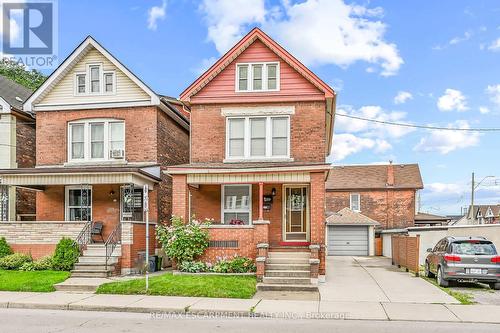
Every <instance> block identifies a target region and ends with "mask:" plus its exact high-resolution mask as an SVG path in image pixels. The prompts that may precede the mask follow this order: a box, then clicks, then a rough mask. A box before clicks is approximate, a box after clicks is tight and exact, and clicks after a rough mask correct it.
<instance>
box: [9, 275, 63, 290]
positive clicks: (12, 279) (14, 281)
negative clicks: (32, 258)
mask: <svg viewBox="0 0 500 333" xmlns="http://www.w3.org/2000/svg"><path fill="white" fill-rule="evenodd" d="M68 277H69V272H59V271H34V272H23V271H6V270H0V290H2V291H43V292H48V291H55V290H56V289H55V288H54V284H56V283H59V282H63V281H64V280H66V279H67V278H68Z"/></svg>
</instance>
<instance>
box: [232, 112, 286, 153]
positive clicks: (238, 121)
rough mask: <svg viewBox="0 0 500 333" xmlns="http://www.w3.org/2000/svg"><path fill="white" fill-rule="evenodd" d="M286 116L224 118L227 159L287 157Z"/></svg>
mask: <svg viewBox="0 0 500 333" xmlns="http://www.w3.org/2000/svg"><path fill="white" fill-rule="evenodd" d="M289 141H290V118H289V117H288V116H276V117H274V116H259V117H229V118H227V138H226V157H227V159H261V158H264V159H265V158H270V159H272V158H289V157H290V152H289V150H290V142H289Z"/></svg>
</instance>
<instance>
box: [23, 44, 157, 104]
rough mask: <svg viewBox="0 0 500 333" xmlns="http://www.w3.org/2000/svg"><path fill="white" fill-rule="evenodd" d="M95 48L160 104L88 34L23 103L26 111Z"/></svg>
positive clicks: (146, 88) (150, 92)
mask: <svg viewBox="0 0 500 333" xmlns="http://www.w3.org/2000/svg"><path fill="white" fill-rule="evenodd" d="M92 48H95V49H96V50H97V51H99V52H100V53H101V54H102V55H103V56H104V57H106V58H107V59H108V60H109V61H110V62H111V63H112V64H113V65H115V66H116V67H117V68H118V69H119V70H120V71H122V72H123V73H124V74H125V75H126V76H127V77H128V78H130V79H131V80H132V81H133V82H134V83H135V84H137V86H139V87H140V88H141V89H142V90H144V92H146V93H147V94H148V95H149V96H150V97H151V105H160V98H159V96H158V95H157V94H156V93H155V92H154V91H153V90H152V89H151V88H149V87H148V86H147V85H146V84H145V83H144V82H142V81H141V80H140V79H139V78H138V77H137V76H136V75H134V73H132V72H131V71H130V70H129V69H128V68H127V67H125V66H124V65H123V64H122V63H121V62H120V61H119V60H118V59H116V58H115V57H114V56H113V55H112V54H111V53H109V52H108V51H107V50H106V49H105V48H104V47H102V46H101V44H99V43H98V42H97V41H96V40H95V39H94V38H92V37H91V36H88V37H87V38H85V40H84V41H83V42H82V43H81V44H80V45H78V47H77V48H76V49H75V50H74V51H73V52H72V53H71V54H70V55H69V56H68V57H67V58H66V59H65V60H64V61H63V63H62V64H61V65H59V67H58V68H57V69H56V70H55V71H54V72H53V73H52V74H51V75H50V76H49V77H48V78H47V80H45V82H44V83H43V84H42V85H41V86H40V88H38V89H37V90H36V91H35V92H34V93H33V94H32V95H31V96H30V97H29V98H28V99H27V100H26V102H25V103H24V104H23V109H24V110H25V111H30V112H31V111H32V110H33V104H34V103H35V102H37V101H39V100H41V99H42V98H43V97H44V96H46V95H47V94H48V93H49V92H50V91H51V90H52V88H53V87H54V86H55V85H56V84H57V83H58V82H59V81H60V80H61V79H62V78H64V76H65V75H66V74H67V73H68V72H69V71H70V70H71V69H72V68H73V67H74V66H75V65H76V64H77V63H78V62H79V60H81V59H82V58H83V57H84V56H85V55H86V54H87V52H88V51H89V50H91V49H92Z"/></svg>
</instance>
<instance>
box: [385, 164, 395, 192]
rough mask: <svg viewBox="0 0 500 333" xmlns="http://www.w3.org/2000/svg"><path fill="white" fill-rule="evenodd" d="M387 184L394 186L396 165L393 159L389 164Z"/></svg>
mask: <svg viewBox="0 0 500 333" xmlns="http://www.w3.org/2000/svg"><path fill="white" fill-rule="evenodd" d="M387 186H388V187H393V186H394V166H393V165H392V161H389V165H388V166H387Z"/></svg>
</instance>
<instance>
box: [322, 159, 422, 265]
mask: <svg viewBox="0 0 500 333" xmlns="http://www.w3.org/2000/svg"><path fill="white" fill-rule="evenodd" d="M422 188H423V183H422V178H421V175H420V169H419V167H418V164H392V163H389V164H386V165H346V166H334V167H333V168H332V170H330V173H329V175H328V179H327V181H326V212H327V216H331V215H332V214H335V213H337V212H339V211H341V210H342V209H344V208H349V209H350V210H351V211H353V212H357V213H360V214H362V215H364V216H366V217H368V218H370V219H371V220H374V221H376V222H377V223H379V225H377V226H376V229H377V230H381V229H395V228H406V227H411V226H413V225H414V223H415V213H416V211H417V194H418V191H419V190H420V189H422ZM326 228H327V232H328V238H327V248H328V254H331V255H349V254H352V255H368V254H369V253H370V249H371V248H372V247H373V244H372V240H371V238H370V232H369V226H367V225H362V224H360V225H349V226H339V225H333V224H332V225H327V226H326Z"/></svg>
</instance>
